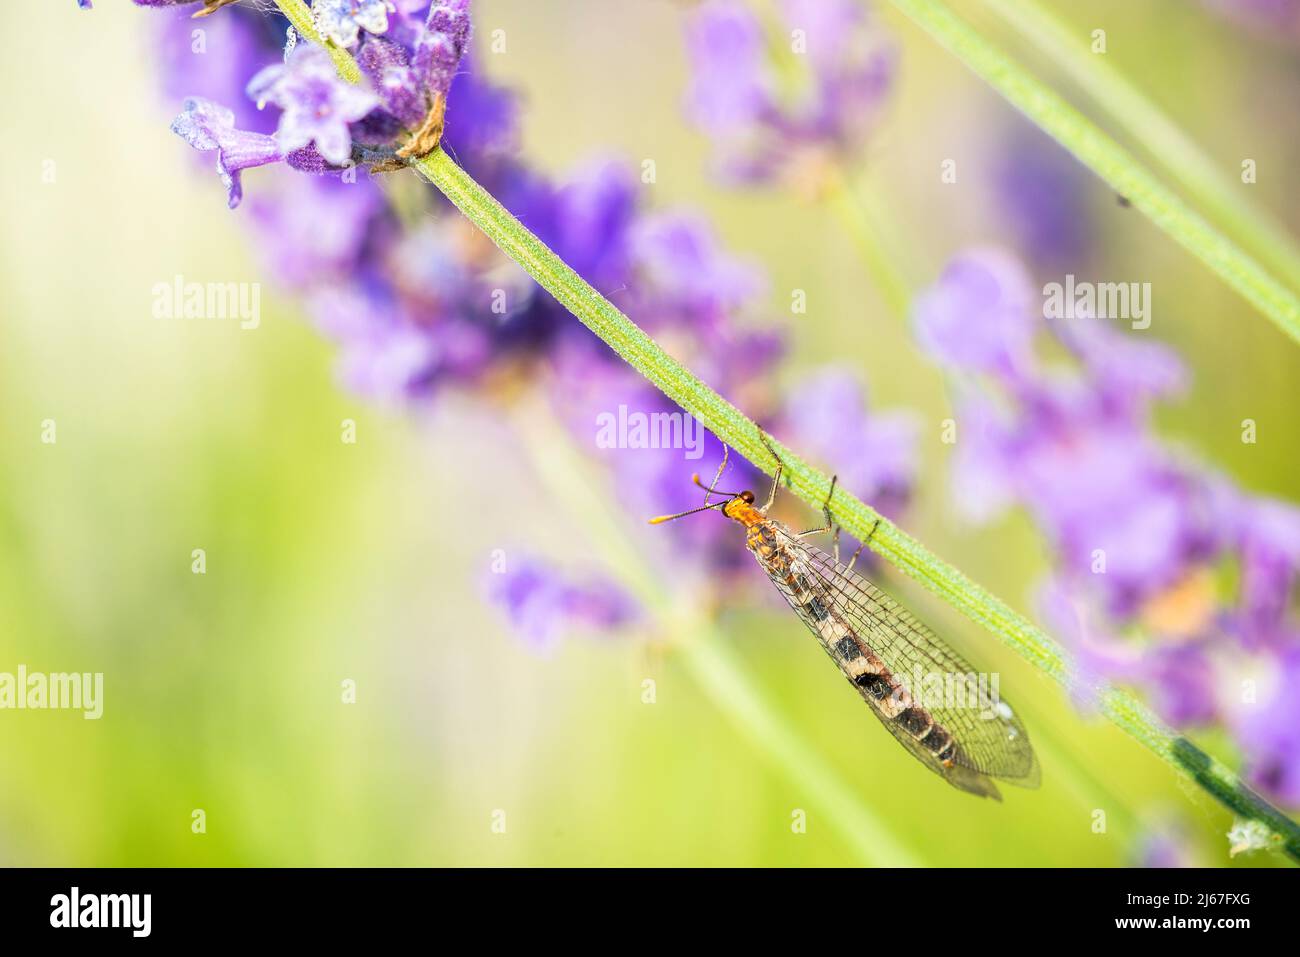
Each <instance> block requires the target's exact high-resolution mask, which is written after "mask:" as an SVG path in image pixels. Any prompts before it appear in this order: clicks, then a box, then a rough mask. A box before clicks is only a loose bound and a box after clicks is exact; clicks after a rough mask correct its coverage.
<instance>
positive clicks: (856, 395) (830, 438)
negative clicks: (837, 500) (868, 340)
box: [781, 366, 917, 515]
mask: <svg viewBox="0 0 1300 957" xmlns="http://www.w3.org/2000/svg"><path fill="white" fill-rule="evenodd" d="M864 393H865V390H864V388H863V385H862V382H861V380H860V378H859V377H858V376H857V375H856V374H855V373H854V372H853V371H851V369H850V368H849V367H848V366H829V367H825V368H822V369H818V370H817V371H816V372H815V373H813V374H812V375H809V376H807V377H806V378H804V379H803V380H801V381H800V382H799V383H798V384H797V385H796V386H795V387H794V388H793V389H792V390H791V396H792V398H791V400H790V401H789V402H788V403H787V404H786V406H785V411H784V413H783V415H782V417H781V424H782V427H783V429H789V431H790V433H791V434H792V435H796V436H798V437H799V444H800V449H801V450H802V451H803V452H804V453H805V454H806V455H808V456H810V457H813V458H814V459H819V460H821V461H824V462H826V463H827V464H828V467H830V468H832V469H833V470H834V471H835V472H836V474H837V475H838V476H839V484H840V486H841V487H842V488H844V489H846V490H847V491H849V492H852V493H853V494H854V495H857V496H859V497H860V498H863V499H865V500H866V501H868V502H870V503H872V504H873V505H874V506H875V507H876V508H877V509H878V510H880V511H882V512H885V513H886V514H889V515H896V514H897V513H898V511H899V510H901V508H902V507H903V505H904V504H905V503H906V501H907V498H908V496H909V494H910V493H911V489H912V483H913V482H914V480H915V477H916V431H917V423H916V421H915V419H913V418H912V416H910V415H908V414H906V413H897V412H896V413H892V414H890V413H883V414H881V413H877V414H871V415H869V414H868V412H867V403H866V398H865V394H864Z"/></svg>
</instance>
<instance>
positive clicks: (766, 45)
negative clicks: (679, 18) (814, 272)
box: [687, 0, 894, 188]
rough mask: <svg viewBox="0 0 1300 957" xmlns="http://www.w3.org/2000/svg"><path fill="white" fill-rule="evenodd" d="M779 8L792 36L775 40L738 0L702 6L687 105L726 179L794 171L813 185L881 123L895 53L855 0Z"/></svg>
mask: <svg viewBox="0 0 1300 957" xmlns="http://www.w3.org/2000/svg"><path fill="white" fill-rule="evenodd" d="M779 11H780V14H781V22H782V25H783V26H784V27H785V28H786V30H788V33H785V32H782V33H781V35H780V36H773V37H770V38H769V37H768V36H767V35H766V33H765V31H764V29H763V26H762V24H761V23H760V21H759V20H758V18H757V16H756V15H755V14H754V13H753V12H752V11H751V10H750V9H749V8H748V7H747V6H746V5H745V4H743V3H740V2H738V0H708V2H706V3H704V4H703V5H702V6H701V7H700V8H699V9H698V10H697V11H696V13H695V14H694V15H693V16H692V18H691V20H690V22H689V24H688V27H687V47H688V56H689V58H690V62H691V68H692V80H691V86H690V90H689V92H688V94H687V110H688V113H689V115H690V116H691V118H692V120H694V122H695V123H696V124H697V125H698V126H699V127H700V128H701V129H703V130H704V131H705V132H706V133H708V134H709V136H710V137H711V138H712V139H713V140H714V143H715V145H716V147H717V151H718V156H719V161H720V165H721V168H722V172H723V173H724V175H726V176H728V177H729V178H733V179H738V180H742V181H759V180H770V179H774V178H776V177H778V176H782V175H784V176H792V177H794V178H796V179H800V180H804V181H808V180H812V181H813V182H811V184H810V185H811V186H813V187H814V188H815V187H816V186H817V185H818V184H817V182H816V180H817V179H819V175H818V174H819V172H820V170H819V167H820V166H821V165H822V164H824V163H825V162H826V160H827V159H831V160H840V159H843V158H846V157H847V156H849V155H851V154H852V153H853V152H854V151H855V150H857V149H858V147H859V146H861V144H862V141H863V140H864V139H865V138H866V136H867V134H868V133H869V132H870V130H871V129H872V128H873V127H874V125H875V122H876V117H877V116H878V115H879V112H880V108H881V105H882V104H883V102H884V99H885V95H886V93H887V91H888V89H889V85H890V82H891V79H892V76H893V69H894V56H893V53H892V50H891V49H890V48H889V46H888V45H887V44H886V43H884V42H883V39H882V37H881V35H880V34H878V33H877V32H876V30H875V29H874V27H873V26H872V25H871V24H870V21H869V18H868V17H867V15H866V13H865V12H864V10H863V9H862V4H861V3H858V2H856V0H784V2H782V3H781V4H780V7H779ZM772 49H779V50H780V56H779V59H778V58H775V57H772V56H770V55H769V51H770V50H772ZM791 74H797V80H796V81H795V82H793V83H790V82H785V81H786V80H788V79H789V77H790V76H791Z"/></svg>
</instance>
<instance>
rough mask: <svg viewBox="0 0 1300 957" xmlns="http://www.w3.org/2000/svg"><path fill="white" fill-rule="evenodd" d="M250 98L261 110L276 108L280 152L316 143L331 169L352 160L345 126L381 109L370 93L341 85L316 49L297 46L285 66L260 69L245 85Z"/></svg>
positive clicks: (277, 65)
mask: <svg viewBox="0 0 1300 957" xmlns="http://www.w3.org/2000/svg"><path fill="white" fill-rule="evenodd" d="M248 95H249V96H250V97H251V98H252V99H254V100H255V101H256V102H257V104H258V106H259V107H261V106H263V105H264V104H266V103H274V104H275V105H276V106H278V107H280V108H281V109H282V110H283V111H284V112H283V113H281V114H280V122H279V125H278V126H277V127H276V132H275V136H276V139H277V140H278V141H279V143H280V147H281V149H283V150H284V151H285V152H289V151H292V150H296V149H299V148H301V147H304V146H307V145H308V144H309V143H315V144H316V149H317V151H318V152H319V153H320V155H321V156H323V157H324V158H325V159H326V160H327V161H328V162H330V163H332V164H333V165H335V166H343V165H345V164H346V163H348V161H349V160H350V159H351V158H352V133H351V131H350V130H349V129H348V124H349V123H354V122H356V121H358V120H360V119H362V118H363V117H365V116H366V115H367V114H368V113H369V112H370V111H371V110H373V109H374V108H375V107H377V106H378V105H379V98H378V97H377V96H375V95H374V94H373V93H371V92H369V91H368V90H364V89H361V88H360V87H356V86H353V85H352V84H350V83H345V82H344V81H342V80H340V79H339V78H338V76H337V74H336V73H335V71H334V64H333V62H332V61H331V60H330V58H329V55H328V54H327V53H326V52H325V51H324V50H322V49H321V48H320V47H315V46H299V47H297V48H295V50H294V51H293V53H292V54H291V55H290V57H289V61H288V62H287V63H286V64H284V65H279V64H276V65H273V66H269V67H267V68H265V69H264V70H262V71H261V72H260V73H258V74H257V75H256V76H255V77H253V78H252V80H250V81H249V83H248Z"/></svg>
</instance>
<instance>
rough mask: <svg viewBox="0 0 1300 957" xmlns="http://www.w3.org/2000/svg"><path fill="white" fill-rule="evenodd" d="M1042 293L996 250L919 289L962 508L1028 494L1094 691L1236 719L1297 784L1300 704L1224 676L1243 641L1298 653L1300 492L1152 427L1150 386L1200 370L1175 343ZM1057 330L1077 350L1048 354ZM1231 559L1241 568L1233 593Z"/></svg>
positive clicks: (1254, 648)
mask: <svg viewBox="0 0 1300 957" xmlns="http://www.w3.org/2000/svg"><path fill="white" fill-rule="evenodd" d="M1040 302H1041V300H1040V299H1038V298H1037V297H1036V296H1034V295H1033V292H1032V290H1031V288H1030V286H1029V282H1028V279H1027V276H1026V274H1025V273H1024V270H1023V268H1021V267H1019V266H1017V265H1015V263H1014V261H1013V260H1010V259H1008V258H1007V257H1005V256H1004V255H1001V254H993V253H990V252H988V251H978V252H976V253H968V254H964V255H962V256H960V257H958V258H957V259H956V260H955V261H954V263H953V264H952V265H950V266H949V267H948V268H947V269H946V270H945V271H944V273H943V275H942V276H941V277H940V279H939V280H938V282H937V283H936V284H935V286H934V287H933V288H932V289H931V290H929V291H928V292H927V293H925V294H924V295H923V296H921V297H920V298H919V299H918V301H917V304H916V308H915V321H916V329H917V338H918V339H919V340H920V342H921V344H922V346H923V347H924V348H926V349H927V351H929V352H930V353H931V354H932V355H934V356H935V357H936V358H937V359H938V360H939V361H940V362H941V363H943V364H944V365H945V366H946V367H947V368H948V369H949V370H950V371H951V372H952V373H953V374H954V377H955V378H954V380H953V387H954V389H955V390H956V395H957V403H956V404H957V416H956V418H957V422H958V427H959V430H960V431H959V435H958V440H957V443H956V448H955V450H954V455H953V460H952V479H953V495H954V498H955V500H956V502H957V504H958V507H959V508H961V509H962V510H963V511H964V512H965V513H966V514H967V516H968V517H971V518H974V519H976V520H980V521H987V520H988V519H990V518H992V517H994V516H996V515H997V514H998V513H999V512H1000V511H1001V510H1002V509H1004V508H1006V507H1007V506H1009V505H1011V504H1013V503H1014V504H1020V505H1022V506H1023V507H1024V508H1025V509H1026V510H1027V511H1028V512H1029V513H1030V514H1031V515H1032V516H1033V518H1034V520H1035V521H1036V522H1037V524H1038V526H1039V527H1040V528H1041V529H1042V531H1043V533H1044V535H1045V536H1046V538H1047V539H1048V541H1049V542H1050V543H1051V545H1052V547H1053V552H1054V558H1055V570H1054V573H1053V577H1052V579H1051V580H1050V582H1049V583H1048V586H1047V587H1045V588H1044V589H1043V591H1042V592H1041V594H1040V610H1041V612H1042V614H1043V617H1044V620H1045V621H1046V622H1047V624H1048V625H1049V627H1050V628H1051V629H1052V630H1053V632H1054V633H1056V634H1058V635H1059V636H1060V637H1061V638H1062V640H1063V641H1065V643H1066V644H1067V645H1068V646H1069V647H1070V649H1071V651H1072V652H1073V653H1074V655H1075V657H1076V661H1077V663H1078V666H1079V668H1080V693H1081V695H1083V698H1084V699H1085V700H1086V697H1087V693H1086V692H1087V687H1088V686H1089V685H1090V684H1092V683H1094V682H1095V681H1096V680H1098V679H1103V678H1104V679H1107V680H1110V681H1119V682H1123V683H1128V684H1134V685H1137V686H1140V687H1143V688H1145V689H1147V691H1148V693H1149V695H1150V697H1151V698H1152V701H1153V703H1154V704H1155V706H1156V708H1157V710H1158V711H1159V712H1160V713H1161V714H1162V715H1163V716H1164V717H1165V718H1166V719H1167V720H1169V721H1170V722H1172V723H1174V724H1175V725H1177V726H1187V725H1198V724H1208V723H1211V722H1215V721H1217V722H1221V723H1225V724H1228V725H1229V726H1230V727H1232V728H1234V729H1235V730H1237V731H1238V732H1239V735H1238V740H1239V744H1240V746H1241V747H1242V750H1243V751H1244V753H1245V755H1246V758H1247V763H1248V765H1249V766H1250V767H1251V768H1252V769H1253V770H1252V772H1251V773H1252V776H1253V778H1254V779H1255V780H1257V781H1259V782H1261V786H1262V787H1265V788H1266V789H1267V790H1269V791H1270V793H1273V794H1276V795H1282V796H1284V797H1287V798H1293V797H1294V794H1295V790H1294V789H1295V787H1296V783H1295V781H1296V780H1297V779H1300V735H1296V734H1292V733H1290V732H1289V731H1283V730H1280V729H1278V728H1275V727H1274V726H1273V725H1271V724H1269V721H1270V720H1272V719H1274V718H1276V719H1278V720H1279V721H1282V722H1283V723H1284V726H1285V727H1295V721H1294V720H1293V719H1294V716H1293V715H1290V714H1288V713H1285V707H1284V704H1283V703H1282V702H1281V701H1280V700H1274V701H1273V702H1272V704H1270V705H1268V706H1267V707H1250V708H1247V709H1245V711H1243V710H1242V709H1240V708H1232V707H1229V706H1228V704H1227V703H1225V701H1224V700H1223V699H1222V693H1221V689H1222V688H1223V687H1225V686H1226V685H1228V684H1230V683H1231V682H1230V681H1229V680H1228V679H1227V678H1226V677H1225V668H1227V667H1228V664H1229V663H1230V662H1231V661H1233V660H1234V659H1235V658H1240V657H1242V656H1243V654H1250V653H1253V654H1256V655H1258V656H1260V661H1262V663H1263V664H1262V667H1263V668H1264V671H1265V672H1266V673H1275V672H1278V671H1279V670H1280V671H1283V672H1286V673H1289V670H1288V669H1291V668H1293V667H1294V660H1293V659H1294V658H1295V656H1297V655H1300V629H1297V625H1296V622H1295V618H1294V613H1293V611H1292V605H1291V597H1290V596H1291V594H1292V590H1293V587H1294V583H1295V581H1296V577H1297V570H1298V569H1300V509H1297V508H1296V507H1295V506H1292V505H1289V504H1286V503H1281V502H1272V501H1268V500H1263V499H1258V498H1255V497H1252V496H1250V495H1249V494H1247V493H1244V492H1242V491H1240V490H1238V489H1236V488H1235V487H1234V486H1233V485H1232V484H1231V483H1230V482H1229V481H1227V480H1226V479H1225V478H1223V477H1222V476H1220V475H1217V474H1215V473H1213V472H1211V471H1209V470H1208V469H1206V468H1204V467H1203V466H1201V465H1199V464H1198V463H1196V462H1194V461H1191V460H1189V459H1188V458H1187V457H1185V456H1184V455H1182V454H1180V453H1178V452H1176V451H1174V450H1172V449H1171V448H1169V447H1168V446H1167V445H1166V443H1164V442H1163V441H1161V440H1160V439H1159V438H1158V437H1157V436H1155V435H1154V434H1153V433H1152V431H1151V428H1150V422H1149V419H1150V406H1151V403H1152V402H1153V401H1154V400H1156V399H1159V398H1165V397H1168V396H1171V395H1174V394H1177V393H1178V392H1179V391H1180V390H1181V389H1182V388H1183V386H1184V385H1185V380H1186V372H1185V370H1184V368H1183V366H1182V363H1181V362H1179V360H1178V358H1177V357H1176V356H1175V355H1174V354H1173V353H1172V352H1171V351H1170V350H1169V349H1168V348H1166V347H1164V346H1162V345H1160V344H1158V343H1155V342H1150V341H1143V340H1142V339H1141V338H1140V337H1139V336H1136V335H1126V334H1124V333H1123V332H1121V331H1119V330H1117V329H1116V328H1114V327H1113V326H1111V325H1108V324H1107V322H1106V321H1105V320H1101V319H1097V318H1093V317H1088V316H1085V317H1080V318H1077V319H1071V320H1053V321H1050V322H1049V321H1046V320H1043V319H1041V318H1040V316H1041V307H1040V306H1039V303H1040ZM1040 333H1042V334H1043V335H1041V336H1040ZM1049 336H1050V337H1052V338H1054V339H1055V340H1056V341H1057V342H1058V343H1059V344H1060V345H1063V346H1064V347H1065V352H1066V354H1067V356H1070V357H1072V358H1073V360H1074V362H1073V363H1072V364H1071V363H1066V364H1063V363H1060V362H1048V361H1047V360H1045V359H1044V358H1042V357H1041V356H1040V355H1039V347H1040V345H1041V344H1042V342H1043V340H1045V339H1047V338H1049ZM1223 565H1236V566H1237V567H1238V568H1239V579H1240V587H1239V589H1238V594H1236V595H1235V596H1234V595H1230V594H1225V593H1224V590H1223V589H1222V587H1221V585H1220V583H1219V579H1218V578H1216V575H1215V572H1216V570H1217V569H1218V568H1219V567H1221V566H1223ZM1134 632H1136V633H1139V634H1141V635H1143V636H1144V637H1145V638H1146V639H1147V640H1146V642H1144V643H1136V642H1135V641H1134V640H1133V639H1132V638H1131V637H1129V636H1130V635H1132V634H1133V633H1134ZM1265 715H1268V716H1269V717H1264V716H1265ZM1287 719H1292V721H1291V724H1290V725H1285V721H1286V720H1287ZM1247 726H1249V727H1250V728H1251V731H1250V732H1249V733H1247V732H1246V731H1245V730H1244V729H1246V728H1247ZM1266 729H1267V733H1265V730H1266Z"/></svg>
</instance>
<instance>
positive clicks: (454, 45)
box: [412, 0, 470, 96]
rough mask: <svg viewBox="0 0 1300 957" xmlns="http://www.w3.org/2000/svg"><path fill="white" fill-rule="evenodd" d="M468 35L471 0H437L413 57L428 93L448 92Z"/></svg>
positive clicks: (417, 74)
mask: <svg viewBox="0 0 1300 957" xmlns="http://www.w3.org/2000/svg"><path fill="white" fill-rule="evenodd" d="M469 35H470V16H469V0H435V2H434V3H433V5H432V6H431V7H430V8H429V17H428V20H426V21H425V32H424V34H423V35H422V36H421V37H420V39H419V42H417V43H416V45H415V57H414V59H413V61H412V64H413V66H414V68H415V73H416V77H417V78H418V80H419V81H420V82H421V84H422V85H423V87H424V88H425V89H426V90H427V91H428V92H429V93H431V94H433V95H435V96H446V95H447V91H448V90H449V89H451V81H452V78H453V77H455V76H456V68H457V67H458V66H459V65H460V60H461V57H463V56H464V55H465V48H466V47H467V46H468V44H469Z"/></svg>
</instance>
